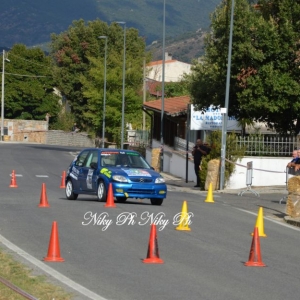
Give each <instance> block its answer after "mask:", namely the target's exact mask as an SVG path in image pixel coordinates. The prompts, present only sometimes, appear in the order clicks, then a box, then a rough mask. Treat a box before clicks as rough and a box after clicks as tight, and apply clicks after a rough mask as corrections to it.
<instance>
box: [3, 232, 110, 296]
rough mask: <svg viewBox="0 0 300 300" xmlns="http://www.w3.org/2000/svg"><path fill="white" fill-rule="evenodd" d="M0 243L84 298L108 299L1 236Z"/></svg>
mask: <svg viewBox="0 0 300 300" xmlns="http://www.w3.org/2000/svg"><path fill="white" fill-rule="evenodd" d="M0 242H1V243H2V244H4V245H5V246H6V247H7V248H9V249H10V250H12V251H14V252H15V253H17V254H18V255H20V256H22V257H23V258H25V259H26V260H27V261H29V262H30V263H32V264H34V265H35V266H37V267H38V268H40V269H41V270H43V271H44V272H46V273H48V274H49V275H51V276H52V277H54V278H56V279H57V280H59V281H61V282H62V283H64V284H66V285H67V286H69V287H71V288H72V289H74V290H76V291H78V292H79V293H81V294H82V295H84V296H86V297H88V298H90V299H93V300H108V299H106V298H103V297H101V296H99V295H97V294H96V293H94V292H92V291H90V290H88V289H87V288H85V287H84V286H82V285H80V284H78V283H76V282H75V281H73V280H71V279H70V278H68V277H66V276H64V275H62V274H61V273H59V272H57V271H56V270H54V269H52V268H51V267H49V266H47V265H46V264H45V263H43V262H41V261H39V260H38V259H36V258H34V257H33V256H31V255H30V254H29V253H27V252H25V251H23V250H22V249H21V248H19V247H18V246H16V245H15V244H13V243H11V242H10V241H9V240H7V239H6V238H5V237H3V236H2V235H0Z"/></svg>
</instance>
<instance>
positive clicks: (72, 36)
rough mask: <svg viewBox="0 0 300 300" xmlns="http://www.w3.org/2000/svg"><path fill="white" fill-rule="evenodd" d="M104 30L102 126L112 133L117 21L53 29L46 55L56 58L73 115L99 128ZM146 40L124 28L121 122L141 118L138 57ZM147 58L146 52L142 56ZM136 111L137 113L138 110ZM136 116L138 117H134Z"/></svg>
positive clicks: (116, 131)
mask: <svg viewBox="0 0 300 300" xmlns="http://www.w3.org/2000/svg"><path fill="white" fill-rule="evenodd" d="M99 36H107V45H108V48H107V76H106V79H107V87H106V132H107V134H108V137H109V138H113V139H114V140H116V138H117V137H118V136H119V135H120V131H121V129H120V128H121V111H122V109H121V108H122V76H123V71H122V68H123V37H124V31H123V28H122V27H121V26H119V25H118V24H116V23H114V24H112V25H110V26H108V25H107V23H105V22H102V21H100V20H96V21H92V22H88V23H87V24H85V22H84V21H83V20H79V21H74V22H73V24H72V26H70V27H69V29H68V30H67V31H66V32H63V33H61V34H59V35H55V34H53V35H52V44H51V49H52V50H51V55H52V56H53V58H54V59H55V61H56V64H57V66H56V68H55V78H56V80H57V83H58V86H59V88H60V90H61V91H62V93H63V94H64V95H65V96H66V98H67V100H68V102H69V103H70V106H71V110H72V112H73V113H74V115H75V119H76V120H77V121H78V123H80V125H81V126H82V127H84V128H85V129H86V130H88V131H90V132H92V133H93V134H99V133H100V132H101V128H102V116H103V114H102V109H103V95H104V94H103V86H104V41H103V40H102V39H99V38H98V37H99ZM146 56H147V55H146V54H145V41H144V39H143V38H142V37H139V36H138V31H137V30H135V29H133V28H130V29H127V30H126V77H125V117H126V122H136V123H137V122H141V120H142V110H141V105H142V97H141V95H140V94H139V91H140V90H141V86H142V83H143V77H142V76H143V68H142V66H143V59H144V58H145V57H146ZM147 59H148V60H149V57H148V56H147ZM139 111H140V114H139ZM139 120H140V121H139Z"/></svg>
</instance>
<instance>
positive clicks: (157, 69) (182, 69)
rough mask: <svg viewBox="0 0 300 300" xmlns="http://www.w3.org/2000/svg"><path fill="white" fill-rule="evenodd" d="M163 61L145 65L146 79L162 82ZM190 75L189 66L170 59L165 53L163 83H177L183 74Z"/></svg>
mask: <svg viewBox="0 0 300 300" xmlns="http://www.w3.org/2000/svg"><path fill="white" fill-rule="evenodd" d="M162 66H163V61H162V60H158V61H152V62H150V63H149V64H147V66H146V69H147V78H149V79H152V80H156V81H159V82H161V81H162ZM190 73H191V65H190V64H187V63H184V62H181V61H178V60H175V59H172V56H170V55H169V54H168V53H167V52H166V54H165V82H179V81H180V80H181V79H182V77H183V75H184V74H190Z"/></svg>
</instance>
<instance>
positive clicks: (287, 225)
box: [233, 207, 300, 231]
mask: <svg viewBox="0 0 300 300" xmlns="http://www.w3.org/2000/svg"><path fill="white" fill-rule="evenodd" d="M233 208H235V209H237V210H240V211H243V212H246V213H248V214H251V215H254V216H257V213H254V212H252V211H248V210H245V209H242V208H237V207H233ZM264 219H266V220H268V221H271V222H273V223H276V224H278V225H281V226H284V227H288V228H290V229H293V230H296V231H300V228H298V227H295V226H293V225H290V224H286V223H282V222H279V221H277V220H274V219H271V218H269V217H265V216H264Z"/></svg>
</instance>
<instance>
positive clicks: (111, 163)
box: [101, 151, 151, 169]
mask: <svg viewBox="0 0 300 300" xmlns="http://www.w3.org/2000/svg"><path fill="white" fill-rule="evenodd" d="M101 166H102V167H128V168H142V169H151V167H150V166H149V164H148V163H147V161H146V160H145V159H144V158H143V157H142V156H141V155H140V154H139V153H136V152H113V151H111V152H110V151H106V152H102V153H101Z"/></svg>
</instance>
